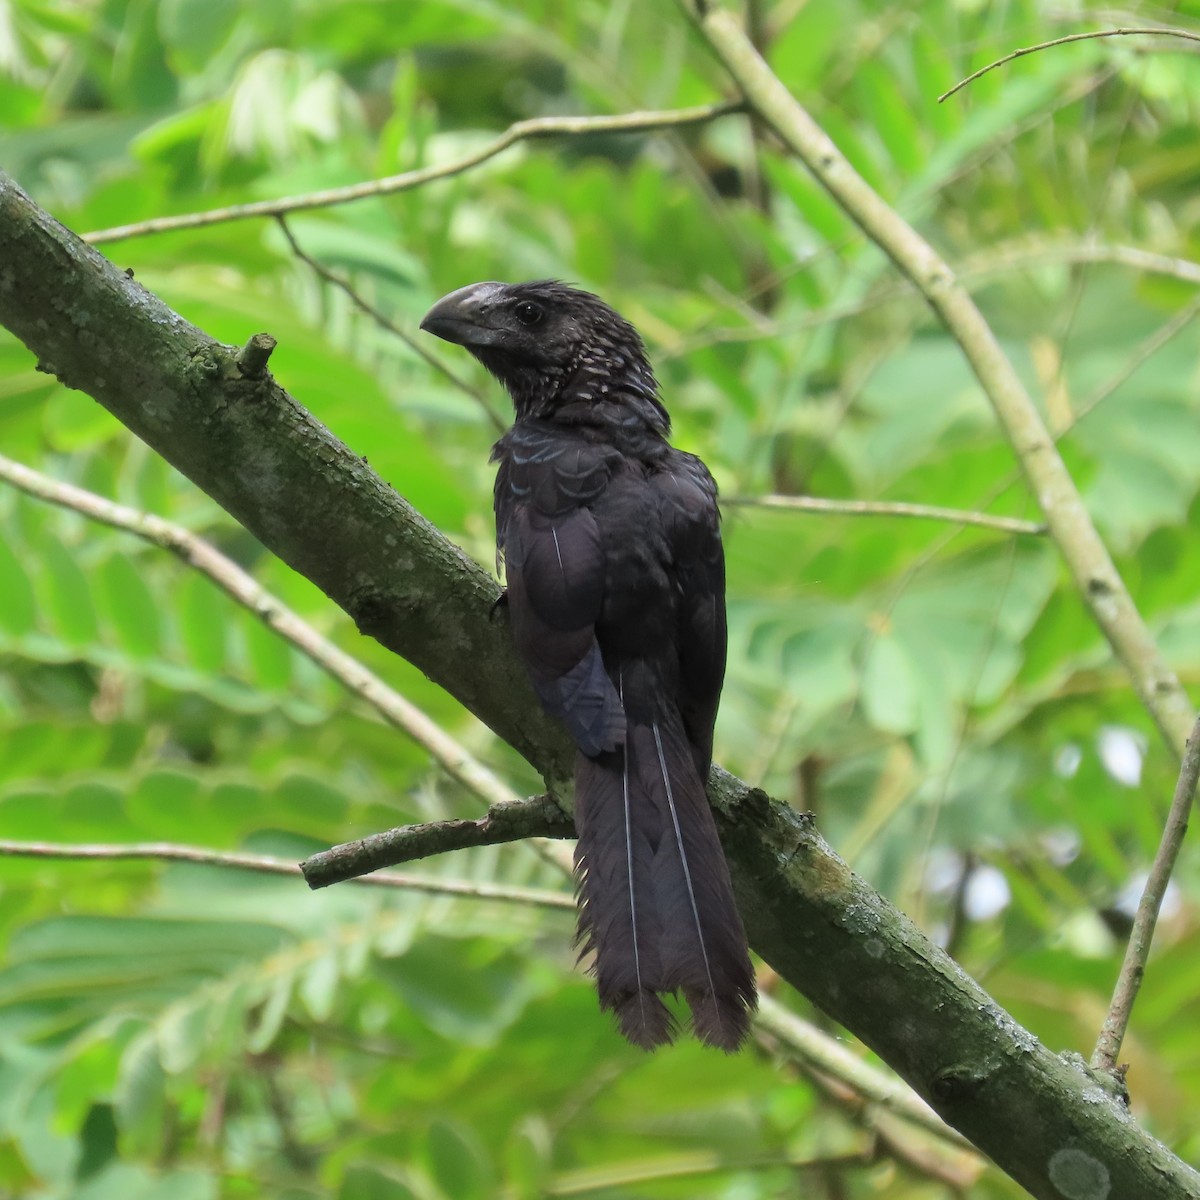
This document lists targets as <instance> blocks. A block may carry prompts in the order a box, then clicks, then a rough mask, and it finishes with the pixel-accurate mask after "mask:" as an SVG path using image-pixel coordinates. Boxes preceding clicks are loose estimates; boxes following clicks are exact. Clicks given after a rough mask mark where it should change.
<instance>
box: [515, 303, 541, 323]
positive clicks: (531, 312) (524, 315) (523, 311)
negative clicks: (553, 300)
mask: <svg viewBox="0 0 1200 1200" xmlns="http://www.w3.org/2000/svg"><path fill="white" fill-rule="evenodd" d="M513 312H514V313H515V314H516V317H517V320H518V321H520V322H521V324H522V325H536V324H537V323H538V322H539V321H540V320H541V319H542V310H541V309H540V308H538V306H537V305H536V304H531V303H530V302H529V301H528V300H522V301H521V303H520V304H518V305H517V307H516V308H514V309H513Z"/></svg>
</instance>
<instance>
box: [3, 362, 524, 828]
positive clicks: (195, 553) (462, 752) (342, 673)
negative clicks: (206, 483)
mask: <svg viewBox="0 0 1200 1200" xmlns="http://www.w3.org/2000/svg"><path fill="white" fill-rule="evenodd" d="M251 341H253V339H251ZM0 479H4V480H7V481H8V482H9V483H11V484H12V485H13V486H14V487H17V488H20V489H21V491H23V492H25V493H27V494H28V495H30V496H35V497H37V498H38V499H39V500H45V501H48V502H49V503H51V504H57V505H58V506H59V507H61V508H69V509H72V510H73V511H74V512H78V513H82V514H83V515H84V516H85V517H89V518H90V519H91V520H93V521H100V522H102V523H103V524H105V525H109V526H111V527H112V528H114V529H122V530H125V531H126V532H128V533H132V534H135V535H136V536H137V537H140V538H142V539H144V540H145V541H148V542H151V543H153V544H154V545H156V546H160V547H162V549H164V550H170V551H171V553H172V554H175V555H177V556H178V557H179V558H181V559H182V560H183V561H184V562H185V563H187V564H188V565H189V566H190V567H193V568H195V569H196V570H197V571H199V572H201V574H203V575H206V576H207V577H208V578H209V579H211V580H212V581H213V583H215V584H216V585H217V586H218V587H219V588H220V589H221V590H222V591H223V592H225V593H226V595H228V596H231V597H232V598H233V599H234V600H236V601H237V603H238V604H240V605H242V606H243V607H245V608H248V609H249V610H250V611H251V612H253V613H254V614H255V615H256V616H257V617H258V618H259V619H260V620H261V621H262V622H263V624H264V625H266V626H267V627H268V628H269V629H272V630H274V631H275V632H276V633H278V634H279V635H280V636H281V637H284V638H286V639H287V641H289V642H290V643H291V644H292V645H293V646H295V647H296V648H297V649H298V650H299V651H301V652H302V653H303V654H305V655H307V656H308V658H310V659H311V660H312V661H313V662H314V663H316V664H317V666H319V667H320V668H321V669H322V670H324V671H325V672H326V673H327V674H328V675H330V676H332V677H333V678H334V679H336V680H337V681H338V683H340V684H342V685H343V686H344V687H345V688H347V689H348V690H349V691H351V692H353V693H354V694H355V695H357V696H360V697H361V698H362V699H363V700H365V701H366V702H367V703H368V704H370V705H371V707H372V708H374V709H375V711H376V712H378V713H379V715H380V716H381V717H383V719H384V720H385V721H387V722H388V724H390V725H393V726H394V727H395V728H397V729H399V730H401V731H403V732H404V733H406V734H407V735H408V736H409V737H411V738H412V739H413V741H415V742H417V743H418V744H419V745H421V746H423V747H424V748H425V749H426V750H428V751H429V753H430V754H431V755H432V756H433V757H434V758H435V759H436V760H437V762H438V763H440V764H441V766H442V768H443V769H444V770H445V771H446V773H447V774H448V775H450V776H451V777H452V778H453V779H456V780H457V781H458V782H459V783H461V784H462V785H463V787H465V788H466V789H467V790H468V791H470V792H473V793H474V794H475V795H476V796H478V797H479V798H480V799H481V800H482V801H483V802H484V803H485V804H491V805H497V804H510V803H513V802H514V801H517V800H519V799H520V797H518V796H517V794H516V792H514V791H513V790H512V789H511V788H510V787H509V786H508V785H507V784H506V783H505V782H504V781H503V780H502V779H500V777H499V776H498V775H496V774H494V773H493V772H492V771H490V770H488V768H487V767H485V766H484V765H483V764H482V763H481V762H479V761H478V759H476V758H474V757H472V755H471V754H469V753H468V752H467V750H466V749H465V748H464V747H463V746H462V745H461V744H460V743H459V742H457V741H455V739H454V738H452V737H451V736H450V735H449V734H448V733H447V732H446V731H445V730H444V729H442V728H441V726H440V725H438V724H437V723H436V722H435V721H433V720H431V719H430V718H429V717H427V716H426V715H425V714H424V713H423V712H422V711H421V710H420V709H419V708H417V706H416V705H415V704H413V703H412V702H411V701H409V700H406V699H405V698H404V697H403V696H402V695H400V693H399V692H397V691H395V690H394V689H393V688H390V687H389V686H388V685H387V684H386V683H384V682H383V680H382V679H380V678H379V676H378V675H375V674H373V673H372V672H371V671H369V670H367V668H366V667H364V666H363V665H362V663H360V662H359V661H358V660H357V659H355V658H353V657H352V656H351V655H349V654H347V653H346V652H345V651H344V650H341V649H339V648H338V647H337V646H335V645H334V644H333V643H332V642H331V641H329V639H328V638H325V637H322V636H321V634H319V633H318V632H317V631H316V630H315V629H314V628H313V627H312V626H311V625H310V624H309V623H308V622H307V621H305V620H304V619H303V618H302V617H300V616H298V615H297V614H296V613H294V612H292V611H291V609H289V608H287V607H286V606H285V605H284V604H283V603H282V601H280V600H278V599H277V598H276V597H274V596H272V595H271V593H270V592H268V591H267V590H266V588H264V587H263V586H262V584H260V583H259V582H258V581H257V580H256V579H255V578H254V577H253V576H252V575H250V574H248V573H247V572H246V571H244V570H242V568H241V567H239V566H238V565H237V563H235V562H234V561H233V560H232V559H230V558H226V556H225V555H224V554H222V553H221V552H220V551H219V550H217V549H215V548H214V547H213V546H211V545H210V544H209V543H208V542H206V541H204V539H203V538H200V537H197V536H196V534H194V533H192V532H191V531H190V530H187V529H184V528H183V526H181V525H175V524H173V523H172V522H170V521H165V520H163V519H162V518H161V517H156V516H152V515H150V514H148V513H143V512H138V511H137V510H136V509H133V508H127V507H126V506H125V505H123V504H115V503H113V501H111V500H106V499H105V498H104V497H103V496H97V495H95V494H94V493H92V492H88V491H85V490H84V489H83V488H78V487H75V486H74V485H72V484H69V483H62V482H60V481H59V480H56V479H51V478H49V477H48V476H46V475H42V474H40V473H39V472H37V471H34V470H31V469H30V468H29V467H26V466H23V465H22V464H20V463H17V462H13V461H12V460H11V459H8V458H4V457H3V456H0Z"/></svg>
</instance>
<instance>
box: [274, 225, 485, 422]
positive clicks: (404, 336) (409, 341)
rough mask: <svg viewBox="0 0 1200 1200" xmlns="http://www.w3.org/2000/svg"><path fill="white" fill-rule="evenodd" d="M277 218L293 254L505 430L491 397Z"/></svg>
mask: <svg viewBox="0 0 1200 1200" xmlns="http://www.w3.org/2000/svg"><path fill="white" fill-rule="evenodd" d="M275 219H276V221H277V222H278V223H279V228H280V230H281V231H282V232H283V236H284V237H285V238H286V239H287V244H288V245H289V246H290V247H291V249H292V253H293V254H294V255H295V256H296V257H297V258H298V259H299V260H300V261H301V262H302V263H305V264H307V266H308V267H309V268H311V269H312V271H313V272H314V273H315V274H317V275H319V276H320V277H321V278H322V279H324V280H325V282H326V283H328V284H331V285H332V286H333V287H335V288H338V289H340V290H341V291H343V292H344V293H345V294H346V295H347V296H349V297H350V299H351V300H352V301H353V302H354V303H355V304H356V305H357V306H358V307H359V308H360V309H362V311H363V312H365V313H366V314H367V316H368V317H370V318H371V320H372V321H374V322H375V324H376V325H378V326H380V328H382V329H386V330H387V331H388V333H390V334H392V335H393V336H395V337H397V338H399V339H400V341H402V342H403V343H404V344H405V345H406V346H407V347H408V348H409V349H410V350H411V351H412V352H413V353H414V354H415V355H416V356H417V357H418V358H419V359H421V360H422V361H423V362H425V363H426V364H428V365H429V366H430V367H432V368H433V369H434V370H435V371H437V372H438V373H439V374H440V375H441V376H443V378H445V379H448V380H449V381H450V382H451V383H452V384H454V386H455V387H456V388H458V389H459V391H461V392H465V393H466V394H467V395H468V396H470V397H471V399H472V400H474V401H475V403H476V404H478V405H479V407H480V408H482V409H483V411H484V412H485V413H486V414H487V418H488V420H489V421H490V422H491V423H492V425H493V426H495V428H496V429H498V430H501V431H503V429H504V422H503V420H501V418H500V417H499V415H498V414H497V413H496V412H495V410H494V409H493V408H492V406H491V405H490V404H489V403H488V400H487V397H486V396H485V395H484V394H483V393H482V392H481V391H480V390H479V389H478V388H477V387H473V386H472V385H471V384H470V383H468V382H467V381H466V380H465V379H464V378H463V377H462V376H461V375H459V374H457V373H456V372H454V371H452V370H451V369H450V368H449V367H448V366H446V365H445V363H443V362H442V361H441V359H439V358H438V356H437V355H436V354H433V353H432V352H431V351H429V350H427V349H426V348H425V347H424V346H423V345H421V343H420V342H418V341H417V340H416V338H414V337H411V336H410V335H409V334H408V333H407V332H406V331H405V330H403V329H401V328H400V326H399V325H397V324H396V322H395V321H393V320H392V319H391V318H390V317H389V316H387V314H386V313H383V312H380V310H379V309H378V308H376V307H375V305H373V304H372V303H371V302H370V301H369V300H368V299H367V298H366V297H365V296H363V295H362V294H361V293H360V292H359V291H358V290H357V289H356V288H355V287H354V285H353V284H352V283H351V282H350V281H349V280H348V279H345V278H343V277H342V276H341V275H339V274H338V273H337V272H336V271H331V270H330V269H329V268H328V267H327V266H325V265H324V264H323V263H321V262H318V261H317V259H315V258H313V257H312V255H310V254H308V253H307V252H306V251H305V250H304V249H303V248H302V247H301V245H300V243H299V242H298V241H297V240H296V236H295V234H293V233H292V229H291V226H290V225H289V224H288V223H287V218H286V217H284V216H283V214H282V213H279V214H277V215H276V218H275Z"/></svg>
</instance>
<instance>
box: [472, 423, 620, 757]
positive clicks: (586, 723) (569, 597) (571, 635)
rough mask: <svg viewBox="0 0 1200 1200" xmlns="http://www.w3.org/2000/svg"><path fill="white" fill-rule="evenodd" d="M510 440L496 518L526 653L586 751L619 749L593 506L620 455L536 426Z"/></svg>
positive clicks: (554, 710)
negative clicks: (603, 642)
mask: <svg viewBox="0 0 1200 1200" xmlns="http://www.w3.org/2000/svg"><path fill="white" fill-rule="evenodd" d="M505 443H506V444H505V445H504V449H503V453H502V456H501V473H500V476H498V477H497V488H496V514H497V528H498V536H499V540H500V545H501V547H502V549H503V553H504V558H505V565H506V573H507V580H508V605H509V611H510V613H511V616H512V625H513V634H514V637H515V640H516V643H517V649H518V651H519V652H520V654H521V657H522V658H523V659H524V661H525V664H526V666H527V667H528V669H529V672H530V676H531V677H532V679H533V684H534V687H535V689H536V690H537V692H538V695H539V697H540V699H541V701H542V704H543V705H544V706H545V708H546V709H547V711H548V712H550V713H551V715H553V716H557V717H561V718H562V720H563V721H564V722H565V723H566V726H567V729H568V730H569V732H570V733H571V736H572V737H573V738H574V740H575V743H576V744H577V745H578V746H579V748H580V749H581V750H582V751H583V752H584V753H585V754H593V755H594V754H599V753H601V752H602V751H605V750H612V749H615V748H616V747H617V746H618V745H620V744H621V742H622V741H623V739H624V732H625V717H624V711H623V709H622V706H621V701H620V698H619V696H618V695H617V692H616V689H615V688H614V687H613V685H612V682H611V680H610V679H609V677H608V674H607V673H606V671H605V669H604V661H603V658H602V656H601V653H600V648H599V646H598V645H597V643H596V638H595V632H594V626H595V622H596V619H597V617H598V616H599V615H600V610H601V606H602V604H603V600H604V574H605V572H604V549H603V546H602V544H601V540H600V533H599V530H598V528H597V525H596V519H595V517H594V516H593V514H592V511H591V509H590V508H589V507H588V505H589V503H590V502H592V501H594V500H595V499H596V498H597V497H598V496H599V495H600V494H601V492H603V490H604V488H605V487H606V486H607V483H608V479H609V475H610V472H611V469H612V460H613V455H614V452H613V451H612V450H611V449H608V448H605V447H598V446H595V445H592V444H589V443H587V442H585V441H583V440H581V439H579V438H576V437H574V436H572V435H569V434H564V433H563V432H562V431H560V430H554V429H546V428H544V427H539V426H536V425H532V426H522V425H518V426H516V427H514V429H513V430H512V431H510V433H509V434H508V435H507V436H506V439H505ZM501 476H502V477H503V478H502V479H501ZM502 490H503V494H502Z"/></svg>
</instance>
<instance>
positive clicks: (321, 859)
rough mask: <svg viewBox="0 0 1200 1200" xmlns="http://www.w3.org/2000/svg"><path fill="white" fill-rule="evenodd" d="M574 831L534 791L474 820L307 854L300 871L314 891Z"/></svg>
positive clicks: (393, 832) (407, 828)
mask: <svg viewBox="0 0 1200 1200" xmlns="http://www.w3.org/2000/svg"><path fill="white" fill-rule="evenodd" d="M574 836H575V827H574V825H573V824H572V823H571V821H570V819H569V818H568V817H566V816H565V815H564V814H563V811H562V809H560V808H559V807H558V805H557V804H555V802H554V801H553V800H552V799H551V798H550V797H549V796H532V797H530V798H529V799H528V800H516V801H514V802H512V803H509V804H494V805H493V806H492V807H491V808H489V809H488V811H487V812H486V813H485V814H484V815H483V816H482V817H479V818H478V819H477V820H474V821H426V822H423V823H421V824H418V825H401V826H400V827H399V828H397V829H388V830H385V831H384V832H383V833H373V834H371V835H370V836H369V837H365V838H360V839H359V840H358V841H356V842H346V843H345V844H344V845H341V846H334V847H333V848H332V849H329V850H322V851H321V852H320V853H319V854H314V855H313V856H312V857H311V858H306V859H305V860H304V862H302V863H301V864H300V870H301V871H302V872H303V873H304V881H305V883H307V884H308V886H309V887H310V888H312V889H313V890H314V891H315V890H316V889H317V888H323V887H329V885H330V884H333V883H343V882H345V881H346V880H348V879H357V878H359V877H360V876H363V875H366V874H367V873H368V872H369V871H378V870H380V869H381V868H382V867H394V866H397V865H398V864H400V863H406V862H412V861H413V859H417V858H428V857H429V856H430V855H432V854H445V853H446V852H447V851H449V850H463V849H466V848H467V847H469V846H495V845H497V844H499V843H501V842H518V841H521V840H522V839H524V838H528V837H551V838H569V837H574Z"/></svg>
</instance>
